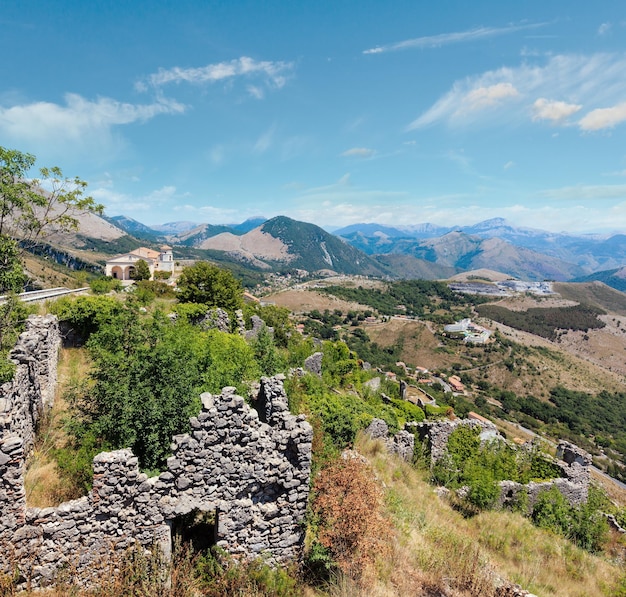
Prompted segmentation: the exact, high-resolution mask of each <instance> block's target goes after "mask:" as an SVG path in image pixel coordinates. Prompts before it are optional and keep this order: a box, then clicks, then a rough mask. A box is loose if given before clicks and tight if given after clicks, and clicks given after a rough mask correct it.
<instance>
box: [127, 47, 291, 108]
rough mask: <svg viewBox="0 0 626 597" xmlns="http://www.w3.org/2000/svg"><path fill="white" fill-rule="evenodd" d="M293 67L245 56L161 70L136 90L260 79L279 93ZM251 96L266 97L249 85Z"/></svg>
mask: <svg viewBox="0 0 626 597" xmlns="http://www.w3.org/2000/svg"><path fill="white" fill-rule="evenodd" d="M293 66H294V65H293V63H292V62H282V61H278V62H272V61H268V60H254V58H249V57H247V56H242V57H241V58H236V59H234V60H230V61H227V62H217V63H215V64H207V65H206V66H200V67H197V68H183V67H179V66H175V67H173V68H168V69H165V68H160V69H159V70H158V71H157V72H156V73H153V74H151V75H149V76H148V77H147V78H146V79H144V80H141V81H139V82H138V83H137V84H136V87H137V89H139V90H140V91H145V90H146V89H147V88H148V86H150V87H153V88H160V87H163V86H165V85H170V84H172V83H176V84H179V83H190V84H192V85H205V84H211V83H216V82H218V81H228V80H232V79H235V78H237V77H243V78H246V79H252V78H260V79H262V80H263V81H264V82H265V84H266V85H268V86H270V87H274V88H278V89H280V88H281V87H283V86H284V85H285V83H286V82H287V78H288V77H289V75H290V74H291V72H292V70H293ZM248 92H249V93H250V94H251V95H252V96H253V97H256V98H257V99H260V98H261V97H263V90H262V89H261V88H260V87H259V86H258V85H249V86H248Z"/></svg>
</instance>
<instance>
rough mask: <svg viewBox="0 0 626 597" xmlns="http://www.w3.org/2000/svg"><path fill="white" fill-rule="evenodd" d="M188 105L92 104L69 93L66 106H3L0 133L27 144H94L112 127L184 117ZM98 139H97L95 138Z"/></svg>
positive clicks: (106, 101)
mask: <svg viewBox="0 0 626 597" xmlns="http://www.w3.org/2000/svg"><path fill="white" fill-rule="evenodd" d="M184 111H185V106H184V105H183V104H180V103H178V102H174V101H171V100H166V99H163V98H161V99H159V100H157V101H156V102H155V103H152V104H128V103H123V102H118V101H116V100H113V99H110V98H98V99H97V100H96V101H90V100H88V99H85V98H84V97H82V96H80V95H77V94H74V93H68V94H66V95H65V105H60V104H54V103H51V102H34V103H31V104H23V105H17V106H12V107H9V108H6V107H2V106H0V132H2V133H3V134H4V135H7V136H9V137H12V138H14V139H19V140H21V141H24V142H45V141H54V142H55V143H63V142H68V141H71V142H76V143H80V144H81V145H82V144H83V142H84V141H85V140H87V139H90V140H91V141H92V142H93V141H96V142H97V140H98V139H101V138H102V137H107V136H108V135H109V133H110V130H111V128H112V127H114V126H117V125H125V124H130V123H133V122H146V121H147V120H150V119H152V118H154V117H155V116H158V115H159V114H181V113H183V112H184ZM94 136H95V137H97V138H98V139H94V138H93V137H94Z"/></svg>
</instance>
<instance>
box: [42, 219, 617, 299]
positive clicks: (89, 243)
mask: <svg viewBox="0 0 626 597" xmlns="http://www.w3.org/2000/svg"><path fill="white" fill-rule="evenodd" d="M255 224H258V225H256V226H255ZM83 228H84V229H83ZM337 233H342V235H341V236H337V234H330V233H328V232H327V231H325V230H324V229H322V228H320V227H319V226H316V225H314V224H309V223H306V222H299V221H297V220H293V219H291V218H287V217H285V216H277V217H275V218H272V219H270V220H264V219H263V218H251V219H249V220H246V221H245V222H242V223H241V224H233V225H228V226H227V225H213V224H199V225H195V226H194V225H193V223H192V222H170V223H168V224H163V225H161V226H146V225H144V224H142V223H141V222H138V221H137V220H133V219H132V218H128V217H125V216H116V217H113V218H99V217H98V216H96V215H94V214H90V215H89V217H88V218H85V219H84V220H82V221H81V230H79V231H78V233H77V234H74V235H73V236H68V237H64V238H62V239H60V238H59V239H55V241H54V244H58V245H59V246H63V247H69V248H74V249H76V250H81V249H86V250H90V251H100V252H102V253H106V254H110V253H115V252H124V251H125V250H128V249H129V248H132V246H134V245H137V246H139V244H140V243H141V242H144V243H145V244H151V245H152V246H154V247H157V246H158V245H159V244H162V243H164V242H166V243H168V244H170V245H173V246H175V247H176V246H178V247H179V251H180V254H181V255H186V253H187V250H194V251H196V250H197V251H200V252H201V251H207V250H210V251H220V252H222V253H223V254H224V258H225V259H227V260H228V261H232V262H236V263H240V264H241V265H242V266H244V267H252V268H254V269H256V270H266V271H267V270H271V269H284V267H285V266H288V267H290V268H299V269H306V270H309V271H318V270H323V269H326V270H331V271H335V272H337V273H345V274H364V275H373V276H382V277H402V278H407V277H423V278H427V279H436V278H446V277H449V276H451V275H454V274H455V273H458V272H462V271H468V270H474V269H481V268H489V269H494V270H498V271H501V272H503V273H505V274H507V275H509V276H511V277H516V278H521V279H525V280H543V279H551V280H558V281H565V280H572V279H575V280H585V281H587V280H602V281H605V282H606V283H607V284H609V285H611V286H613V287H614V288H618V289H619V290H623V289H624V280H623V278H621V277H620V275H619V274H617V275H616V273H617V272H618V270H619V269H620V268H621V267H623V266H624V264H626V235H624V234H615V235H612V236H609V237H601V236H599V235H570V234H556V233H551V232H546V231H542V230H537V229H531V228H517V227H515V226H513V225H512V224H510V223H508V222H507V221H506V220H504V219H502V218H494V219H492V220H486V221H484V222H479V223H477V224H475V225H473V226H464V227H458V226H457V227H449V228H444V227H440V226H434V225H431V224H417V225H410V226H402V227H392V226H380V225H378V224H374V223H372V224H355V225H352V226H349V227H346V228H343V229H340V230H338V231H337ZM126 239H127V240H126ZM122 241H124V242H122Z"/></svg>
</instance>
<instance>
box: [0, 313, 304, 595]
mask: <svg viewBox="0 0 626 597" xmlns="http://www.w3.org/2000/svg"><path fill="white" fill-rule="evenodd" d="M58 345H59V334H58V325H57V323H56V320H55V319H54V318H34V319H31V320H30V321H29V324H28V329H27V331H26V332H25V333H24V334H23V335H22V337H20V340H19V344H18V346H17V347H16V349H15V351H14V353H13V355H12V356H13V357H14V358H15V359H16V360H18V361H19V364H18V371H17V373H16V376H15V379H14V381H13V383H12V384H8V385H7V384H5V386H3V394H2V400H3V401H4V402H2V405H3V407H4V408H5V410H4V411H3V412H2V413H0V414H2V419H0V420H1V421H2V426H1V427H0V429H1V432H2V433H1V435H0V512H1V516H0V571H4V572H6V573H13V571H14V570H15V568H16V567H17V568H18V569H19V571H20V579H21V581H23V584H24V585H26V583H27V582H28V583H30V584H31V585H32V586H45V585H46V584H50V583H52V582H54V580H55V579H56V578H57V576H58V574H59V573H60V572H61V571H63V570H68V571H70V572H71V573H72V576H73V578H75V579H76V581H77V582H79V583H81V584H85V585H88V584H89V583H90V582H92V581H96V580H97V578H98V575H99V574H102V573H105V572H106V571H107V570H108V569H109V568H108V567H109V566H111V563H112V562H113V563H114V562H115V559H116V556H119V557H123V555H124V553H125V552H126V550H127V549H128V548H130V547H132V546H136V545H139V546H141V547H142V548H145V549H146V550H151V549H153V547H154V546H155V545H157V546H159V548H160V549H161V550H162V552H163V554H164V555H165V557H166V558H167V557H169V555H170V554H171V548H172V526H173V524H175V523H176V521H177V519H179V517H183V516H185V515H187V514H190V513H197V512H207V513H215V517H216V529H215V535H216V536H215V541H216V543H217V545H218V546H221V547H223V548H224V549H225V550H226V551H228V552H229V553H230V554H232V555H233V556H235V557H239V558H251V557H255V556H257V555H265V556H268V557H269V560H270V561H273V562H282V561H288V560H292V559H294V558H296V557H297V556H298V555H299V552H300V549H301V546H302V543H303V539H304V525H303V524H302V523H303V521H304V517H305V512H306V507H307V499H308V491H309V478H310V468H311V441H312V429H311V426H310V425H309V424H308V423H307V422H306V420H305V418H304V417H303V416H294V415H292V414H291V413H290V412H289V410H288V406H287V398H286V395H285V392H284V389H283V386H282V380H281V378H280V377H275V378H263V379H262V380H261V384H260V389H259V395H258V398H257V404H258V409H257V410H255V409H253V408H250V407H249V406H248V405H247V404H246V403H245V401H244V399H243V398H242V397H240V396H237V395H236V394H235V389H234V388H224V389H223V390H222V393H221V394H219V395H217V396H212V395H210V394H203V395H202V397H201V398H202V410H201V412H200V413H199V414H198V416H197V417H194V418H192V419H191V420H190V422H191V432H190V433H189V434H182V435H177V436H175V437H174V438H173V442H172V456H171V457H170V458H169V459H168V460H167V470H165V471H164V472H162V473H161V474H160V475H159V476H157V477H151V478H148V477H147V476H146V475H145V474H143V473H141V472H140V471H139V469H138V461H137V458H136V457H135V456H133V454H132V452H131V451H130V450H116V451H114V452H103V453H101V454H99V455H97V456H96V457H95V459H94V464H93V466H94V482H93V489H92V491H91V492H90V493H89V494H88V495H87V496H85V497H82V498H80V499H78V500H73V501H71V502H67V503H64V504H62V505H60V506H58V507H54V508H31V507H27V506H26V495H25V491H24V471H25V462H26V458H27V456H28V452H29V450H30V449H31V447H32V441H33V430H34V429H35V427H36V423H37V419H38V416H39V413H40V412H41V409H42V408H43V406H44V405H46V404H48V403H49V402H50V400H51V397H52V392H53V391H54V382H55V381H56V378H55V375H56V354H57V350H58ZM33 351H34V352H33ZM27 355H31V356H27ZM35 388H37V391H35ZM7 405H9V406H10V408H9V407H7Z"/></svg>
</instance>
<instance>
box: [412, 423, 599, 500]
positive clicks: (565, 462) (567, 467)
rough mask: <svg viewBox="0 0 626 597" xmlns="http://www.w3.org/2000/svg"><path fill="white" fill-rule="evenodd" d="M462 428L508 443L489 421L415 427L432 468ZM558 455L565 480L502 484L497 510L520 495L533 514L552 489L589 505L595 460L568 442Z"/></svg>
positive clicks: (502, 482)
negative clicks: (533, 510) (537, 504)
mask: <svg viewBox="0 0 626 597" xmlns="http://www.w3.org/2000/svg"><path fill="white" fill-rule="evenodd" d="M459 425H467V426H470V427H478V428H480V430H481V438H483V439H492V438H494V437H496V436H498V437H499V439H500V440H501V441H505V440H504V438H503V437H501V436H499V435H498V434H497V430H496V427H495V425H494V424H493V423H491V422H489V421H487V422H485V421H477V420H472V419H457V420H454V421H427V422H423V423H418V424H416V425H414V428H415V431H416V433H417V436H418V437H419V439H420V440H421V441H424V440H426V441H427V443H428V446H429V448H430V455H431V463H432V464H434V463H435V462H437V461H438V460H439V459H441V458H442V457H443V456H444V455H445V454H446V451H447V447H448V439H449V438H450V435H451V434H452V432H453V431H454V430H455V429H456V428H457V427H458V426H459ZM556 455H557V458H556V461H555V464H556V465H557V467H558V468H559V469H560V470H561V475H562V476H561V477H558V478H556V479H551V480H549V481H542V482H532V481H531V482H530V483H527V484H521V483H516V482H514V481H501V482H500V495H499V497H498V499H497V500H496V506H499V507H506V506H508V505H510V504H515V503H517V502H518V500H519V498H520V497H521V496H520V494H521V493H525V494H526V495H527V496H528V507H529V509H530V511H532V508H533V506H534V504H535V502H536V501H537V498H538V497H539V495H540V494H541V493H542V492H543V491H547V490H549V489H550V488H552V487H556V488H557V489H558V490H559V491H560V492H561V493H562V494H563V496H564V497H565V498H566V499H567V500H568V502H569V503H570V504H571V505H573V506H578V505H580V504H583V503H585V502H586V501H587V496H588V493H589V483H590V469H589V467H590V466H591V462H592V460H591V456H590V455H589V454H588V453H587V452H585V451H584V450H582V449H581V448H579V447H578V446H575V445H574V444H571V443H569V442H566V441H561V442H559V444H558V446H557V452H556Z"/></svg>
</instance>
